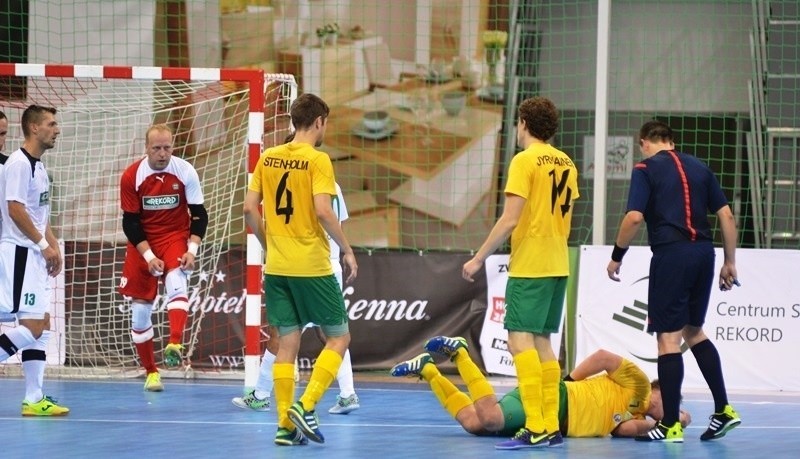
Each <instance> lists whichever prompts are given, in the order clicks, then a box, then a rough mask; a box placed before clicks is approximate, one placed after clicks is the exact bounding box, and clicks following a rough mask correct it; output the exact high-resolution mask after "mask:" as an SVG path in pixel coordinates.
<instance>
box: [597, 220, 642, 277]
mask: <svg viewBox="0 0 800 459" xmlns="http://www.w3.org/2000/svg"><path fill="white" fill-rule="evenodd" d="M643 222H644V214H642V213H641V212H639V211H636V210H631V211H629V212H628V213H627V214H625V217H623V218H622V224H621V225H620V227H619V234H617V240H616V242H615V245H616V246H617V247H619V248H620V249H622V250H623V252H622V254H623V255H624V251H627V250H628V247H630V246H631V242H632V241H633V238H634V237H636V233H638V232H639V228H640V227H641V226H642V223H643ZM612 255H613V254H612ZM621 266H622V259H620V260H618V261H615V260H614V259H612V260H611V261H609V262H608V266H607V267H606V272H607V273H608V278H609V279H611V280H613V281H615V282H619V280H620V279H619V276H618V274H619V269H620V267H621Z"/></svg>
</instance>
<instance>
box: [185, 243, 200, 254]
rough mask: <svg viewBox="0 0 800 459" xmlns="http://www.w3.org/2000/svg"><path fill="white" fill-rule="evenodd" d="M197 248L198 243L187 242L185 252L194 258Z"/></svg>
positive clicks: (198, 246)
mask: <svg viewBox="0 0 800 459" xmlns="http://www.w3.org/2000/svg"><path fill="white" fill-rule="evenodd" d="M199 248H200V244H198V243H196V242H194V241H189V250H187V252H189V253H191V254H192V255H194V256H197V249H199Z"/></svg>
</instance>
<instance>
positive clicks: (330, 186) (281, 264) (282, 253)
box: [248, 143, 336, 277]
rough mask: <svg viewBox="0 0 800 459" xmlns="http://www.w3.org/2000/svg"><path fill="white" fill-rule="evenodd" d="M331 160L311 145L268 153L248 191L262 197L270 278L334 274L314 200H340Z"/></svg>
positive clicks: (271, 150)
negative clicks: (326, 197) (323, 196)
mask: <svg viewBox="0 0 800 459" xmlns="http://www.w3.org/2000/svg"><path fill="white" fill-rule="evenodd" d="M335 183H336V182H335V177H334V174H333V165H332V164H331V159H330V157H329V156H328V155H327V154H325V153H323V152H321V151H318V150H316V149H315V148H314V147H312V146H311V145H309V144H306V143H288V144H284V145H280V146H277V147H273V148H268V149H267V150H265V151H264V153H263V154H262V155H261V157H260V158H259V160H258V164H257V165H256V168H255V171H254V172H253V175H252V177H251V179H250V184H249V186H248V189H249V190H250V191H254V192H257V193H261V197H262V212H263V214H264V221H265V225H266V243H267V259H266V265H265V266H264V272H265V273H266V274H276V275H280V276H293V277H318V276H325V275H330V274H333V268H332V267H331V261H330V257H329V255H330V245H329V244H328V237H327V235H326V233H325V230H324V229H323V228H322V225H321V224H320V222H319V219H318V218H317V214H316V211H315V210H314V196H315V195H317V194H323V193H325V194H329V195H331V196H336V184H335Z"/></svg>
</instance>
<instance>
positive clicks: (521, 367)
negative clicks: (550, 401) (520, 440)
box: [514, 349, 545, 433]
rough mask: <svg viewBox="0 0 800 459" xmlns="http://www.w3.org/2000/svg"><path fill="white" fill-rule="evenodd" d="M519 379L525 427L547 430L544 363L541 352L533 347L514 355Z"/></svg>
mask: <svg viewBox="0 0 800 459" xmlns="http://www.w3.org/2000/svg"><path fill="white" fill-rule="evenodd" d="M514 366H515V367H516V368H517V379H518V380H519V395H520V398H521V399H522V408H523V409H524V410H525V428H527V429H528V430H530V431H531V432H536V433H542V432H544V430H545V426H544V418H543V417H542V364H541V362H539V353H538V352H536V350H535V349H531V350H528V351H525V352H522V353H519V354H517V355H516V356H515V357H514Z"/></svg>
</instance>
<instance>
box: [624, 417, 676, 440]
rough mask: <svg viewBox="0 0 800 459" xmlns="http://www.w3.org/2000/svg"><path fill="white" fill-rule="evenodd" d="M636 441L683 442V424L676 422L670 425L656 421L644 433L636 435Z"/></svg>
mask: <svg viewBox="0 0 800 459" xmlns="http://www.w3.org/2000/svg"><path fill="white" fill-rule="evenodd" d="M635 440H636V441H660V442H663V443H683V426H681V423H680V422H676V423H675V424H673V425H672V426H671V427H667V426H665V425H664V424H662V423H660V422H659V423H657V424H656V425H655V426H654V427H653V428H652V429H650V430H648V431H647V433H646V434H644V435H637V436H636V438H635Z"/></svg>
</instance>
